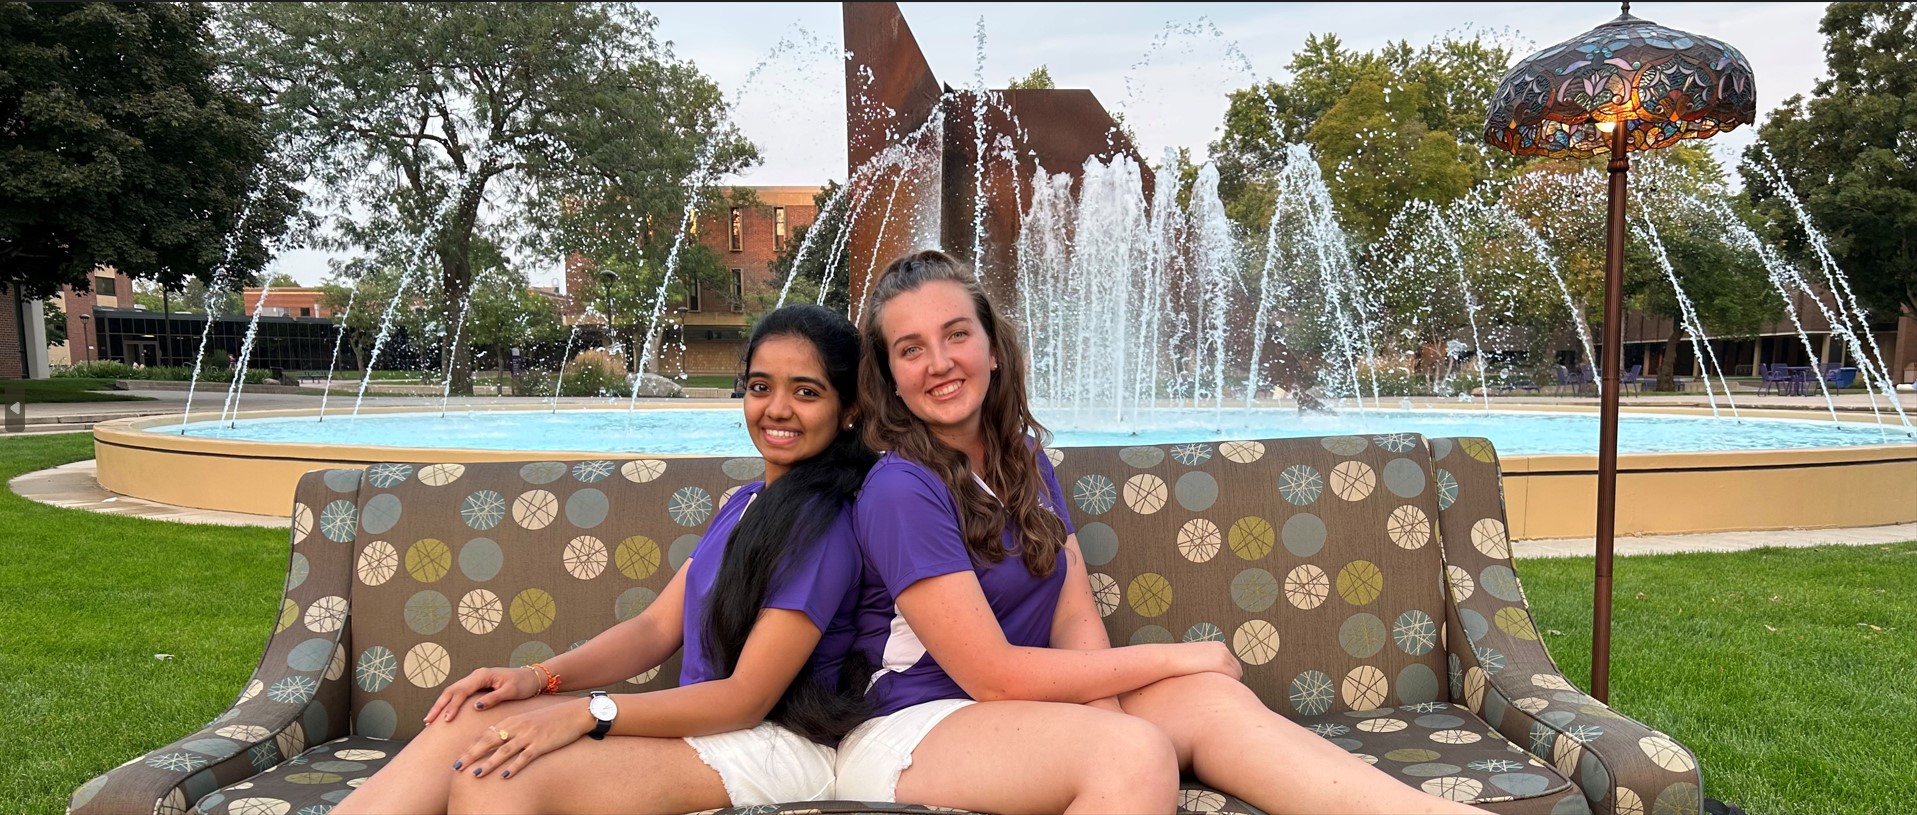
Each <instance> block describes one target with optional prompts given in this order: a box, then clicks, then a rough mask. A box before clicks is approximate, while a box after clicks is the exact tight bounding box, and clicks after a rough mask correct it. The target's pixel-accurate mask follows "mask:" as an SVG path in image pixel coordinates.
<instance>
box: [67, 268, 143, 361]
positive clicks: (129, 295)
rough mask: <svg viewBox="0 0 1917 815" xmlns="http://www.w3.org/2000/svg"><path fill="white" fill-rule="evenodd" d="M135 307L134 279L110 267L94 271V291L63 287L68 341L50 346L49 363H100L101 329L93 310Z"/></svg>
mask: <svg viewBox="0 0 1917 815" xmlns="http://www.w3.org/2000/svg"><path fill="white" fill-rule="evenodd" d="M133 307H134V305H133V278H130V277H127V276H126V275H124V274H121V273H120V272H119V271H118V270H116V269H114V268H112V267H110V266H103V267H101V268H98V269H95V270H93V289H92V290H91V291H84V292H83V291H79V290H77V289H75V288H73V287H72V286H63V287H61V289H60V309H61V310H62V311H65V312H66V315H67V320H66V322H67V341H66V343H65V344H63V345H50V346H47V360H48V361H49V362H51V363H52V364H54V365H72V364H74V363H76V362H92V361H96V360H99V359H100V358H101V357H100V339H99V337H100V326H99V321H98V320H96V319H94V313H93V310H94V309H96V308H123V309H130V308H133ZM109 358H111V357H109Z"/></svg>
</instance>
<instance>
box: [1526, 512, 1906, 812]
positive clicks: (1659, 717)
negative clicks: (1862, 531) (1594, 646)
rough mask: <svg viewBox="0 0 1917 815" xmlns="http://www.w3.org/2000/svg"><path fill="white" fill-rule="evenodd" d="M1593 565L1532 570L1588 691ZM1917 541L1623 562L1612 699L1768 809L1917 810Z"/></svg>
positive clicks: (1720, 788)
mask: <svg viewBox="0 0 1917 815" xmlns="http://www.w3.org/2000/svg"><path fill="white" fill-rule="evenodd" d="M1591 565H1592V564H1591V560H1590V559H1589V558H1575V559H1565V560H1526V561H1524V562H1523V563H1521V564H1519V573H1520V575H1521V576H1522V577H1523V579H1524V587H1525V593H1526V595H1527V597H1528V598H1529V599H1530V601H1531V604H1532V610H1533V612H1534V613H1535V614H1536V616H1537V623H1538V628H1539V629H1541V630H1542V631H1543V632H1544V638H1545V642H1546V643H1548V644H1549V646H1550V649H1551V655H1552V656H1553V657H1555V658H1556V659H1557V660H1558V665H1559V667H1560V668H1562V669H1563V670H1564V674H1565V676H1567V677H1569V678H1570V680H1571V681H1572V682H1573V683H1576V684H1577V685H1579V686H1580V687H1586V688H1588V687H1589V685H1588V684H1587V682H1586V680H1587V679H1588V678H1589V677H1590V664H1591V637H1590V628H1591ZM1913 578H1917V543H1900V544H1894V545H1889V546H1861V547H1850V546H1831V547H1820V548H1815V549H1758V550H1753V551H1749V552H1739V553H1735V554H1685V555H1659V556H1653V557H1629V558H1619V559H1618V560H1617V561H1616V565H1615V568H1614V570H1613V579H1614V581H1615V583H1616V593H1615V594H1614V595H1613V596H1614V598H1615V600H1614V602H1615V608H1614V622H1613V625H1612V629H1611V630H1612V654H1611V704H1612V705H1613V706H1614V707H1616V708H1618V709H1619V710H1621V711H1623V712H1625V713H1627V714H1629V715H1630V716H1632V717H1633V718H1636V719H1639V720H1641V721H1644V722H1646V723H1648V724H1650V725H1651V726H1653V727H1656V728H1658V729H1660V730H1663V731H1664V732H1666V733H1669V734H1670V735H1671V736H1672V737H1674V738H1676V739H1677V740H1678V741H1681V742H1683V743H1684V744H1685V745H1686V746H1689V747H1690V748H1691V749H1693V750H1695V751H1696V752H1697V754H1698V759H1699V762H1700V763H1701V765H1702V766H1703V768H1704V789H1705V794H1706V795H1709V796H1711V797H1714V798H1718V799H1721V800H1725V801H1730V802H1732V803H1736V804H1739V805H1740V806H1743V807H1744V808H1745V809H1747V810H1749V811H1750V812H1751V813H1752V814H1753V815H1757V813H1887V812H1908V811H1910V810H1911V807H1912V806H1913V801H1917V771H1913V769H1912V763H1911V756H1913V755H1917V726H1912V725H1911V724H1910V723H1911V722H1913V721H1917V594H1913V593H1912V592H1911V590H1910V588H1909V587H1910V585H1911V583H1912V581H1913Z"/></svg>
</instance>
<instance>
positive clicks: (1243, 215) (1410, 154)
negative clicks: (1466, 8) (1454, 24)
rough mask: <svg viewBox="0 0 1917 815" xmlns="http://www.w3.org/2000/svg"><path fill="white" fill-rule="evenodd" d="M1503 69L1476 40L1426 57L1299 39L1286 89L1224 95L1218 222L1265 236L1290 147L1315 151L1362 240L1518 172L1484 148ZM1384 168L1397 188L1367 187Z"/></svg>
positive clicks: (1405, 49) (1398, 48) (1502, 60)
mask: <svg viewBox="0 0 1917 815" xmlns="http://www.w3.org/2000/svg"><path fill="white" fill-rule="evenodd" d="M1510 59H1511V52H1510V50H1509V49H1508V48H1505V47H1503V46H1501V45H1496V44H1493V43H1488V42H1486V41H1485V39H1484V38H1483V37H1482V36H1473V37H1471V38H1468V39H1466V38H1461V37H1446V38H1444V39H1442V40H1439V41H1437V42H1434V43H1432V44H1430V45H1426V46H1424V47H1422V48H1413V47H1412V46H1411V45H1410V44H1409V43H1408V42H1405V41H1398V42H1393V43H1389V44H1387V45H1386V46H1385V47H1384V48H1382V49H1380V50H1378V51H1369V52H1359V51H1353V50H1350V49H1347V48H1345V47H1344V44H1343V42H1342V41H1341V40H1340V39H1339V38H1338V37H1337V35H1334V34H1324V35H1318V34H1313V35H1309V36H1307V37H1306V38H1305V44H1304V46H1303V47H1302V48H1300V49H1299V51H1298V52H1297V53H1295V54H1293V55H1292V59H1291V62H1290V63H1288V64H1287V65H1286V68H1287V70H1288V71H1290V72H1291V74H1292V79H1291V81H1290V82H1269V83H1265V84H1263V85H1259V86H1254V87H1250V88H1244V89H1241V90H1238V91H1234V92H1232V93H1231V94H1230V96H1229V103H1228V105H1227V109H1226V112H1225V120H1224V124H1223V132H1222V134H1221V136H1220V137H1219V140H1218V141H1217V142H1214V143H1213V144H1212V145H1211V156H1212V159H1213V161H1215V162H1216V163H1217V165H1218V173H1219V194H1220V195H1221V196H1222V197H1223V198H1224V201H1225V210H1226V213H1227V214H1228V215H1230V216H1231V218H1232V220H1234V221H1236V222H1237V223H1238V224H1239V225H1240V226H1242V227H1244V228H1246V229H1247V230H1249V231H1253V232H1262V230H1263V229H1264V227H1265V224H1266V223H1267V222H1268V221H1269V220H1270V218H1271V215H1272V212H1271V207H1272V200H1273V198H1274V193H1275V190H1276V187H1275V186H1274V184H1273V182H1272V177H1273V176H1274V175H1276V173H1277V172H1278V171H1279V170H1280V169H1282V168H1283V167H1284V165H1285V162H1286V150H1287V145H1288V144H1289V143H1292V142H1304V143H1307V144H1310V145H1312V146H1313V147H1314V148H1317V152H1318V157H1319V161H1320V163H1321V164H1322V165H1323V167H1324V170H1325V175H1326V177H1327V179H1330V180H1336V181H1339V182H1341V183H1338V184H1335V185H1334V188H1333V190H1332V195H1333V201H1334V202H1335V203H1336V204H1337V206H1338V208H1339V211H1340V212H1341V213H1345V214H1346V215H1347V217H1350V218H1352V225H1353V226H1356V227H1357V228H1358V229H1359V231H1360V232H1361V234H1360V235H1358V236H1357V237H1359V238H1361V239H1366V240H1369V239H1373V238H1376V237H1377V236H1378V232H1377V230H1381V229H1382V228H1383V226H1384V225H1385V224H1387V223H1388V222H1389V219H1390V218H1391V216H1392V215H1393V214H1395V212H1396V210H1397V208H1398V207H1399V206H1402V205H1403V204H1404V202H1405V201H1406V200H1408V199H1409V198H1411V197H1416V196H1421V195H1428V196H1432V197H1431V198H1430V199H1429V200H1431V201H1432V203H1436V204H1439V205H1442V204H1445V203H1448V202H1449V201H1450V200H1453V199H1455V198H1456V197H1457V196H1458V195H1461V194H1462V193H1463V191H1464V190H1466V189H1469V188H1470V186H1471V185H1472V184H1474V183H1476V182H1478V181H1481V180H1483V179H1485V178H1488V177H1491V176H1492V175H1494V174H1496V173H1498V172H1501V171H1503V170H1504V169H1506V168H1508V167H1511V166H1515V165H1516V164H1517V163H1518V161H1517V160H1515V159H1514V158H1512V157H1509V156H1501V155H1494V154H1492V153H1491V152H1490V151H1487V150H1486V149H1484V148H1482V147H1481V146H1480V142H1481V139H1482V133H1481V131H1482V128H1483V126H1484V114H1485V111H1486V109H1487V106H1488V105H1489V102H1490V99H1491V95H1492V91H1493V90H1494V88H1495V86H1496V83H1497V80H1498V78H1499V77H1501V76H1502V75H1503V73H1504V70H1505V66H1506V65H1507V64H1508V63H1509V62H1510ZM1347 164H1351V165H1353V166H1356V167H1358V168H1360V169H1361V170H1362V174H1364V175H1368V176H1371V177H1372V178H1371V179H1357V178H1355V176H1356V175H1358V174H1360V173H1359V172H1353V173H1350V174H1349V175H1351V176H1354V177H1352V178H1347V179H1339V178H1338V176H1339V173H1338V170H1339V168H1340V167H1342V166H1345V165H1347ZM1380 170H1388V171H1390V173H1391V174H1392V175H1394V176H1395V177H1396V178H1395V183H1393V184H1389V185H1387V184H1383V183H1365V182H1366V181H1370V180H1375V179H1377V178H1378V177H1379V176H1380V175H1381V173H1380V172H1379V171H1380ZM1460 179H1463V183H1462V184H1460V183H1459V182H1460ZM1407 190H1415V191H1416V192H1414V193H1408V192H1407Z"/></svg>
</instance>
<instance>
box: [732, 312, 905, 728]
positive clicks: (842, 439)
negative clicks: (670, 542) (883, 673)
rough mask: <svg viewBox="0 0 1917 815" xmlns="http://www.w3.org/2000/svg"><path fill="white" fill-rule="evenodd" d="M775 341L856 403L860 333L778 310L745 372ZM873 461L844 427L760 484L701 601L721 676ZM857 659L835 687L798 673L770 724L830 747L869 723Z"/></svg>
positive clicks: (748, 354) (749, 349) (827, 317)
mask: <svg viewBox="0 0 1917 815" xmlns="http://www.w3.org/2000/svg"><path fill="white" fill-rule="evenodd" d="M773 337H797V338H799V339H803V340H805V341H806V342H809V343H811V344H812V348H813V350H815V351H816V352H817V353H818V355H819V364H820V367H823V368H824V369H825V376H826V382H827V383H828V384H830V385H831V386H832V390H833V392H834V393H833V395H834V396H837V397H838V398H839V403H840V404H841V405H843V406H851V405H852V404H853V403H854V402H855V401H856V400H857V399H858V393H859V388H858V384H859V333H858V330H857V329H855V328H853V327H852V323H851V322H849V321H847V320H846V319H845V318H844V317H842V316H840V315H839V314H838V313H836V312H834V311H832V310H831V309H828V308H825V307H823V306H815V305H809V304H808V305H791V306H785V307H783V308H780V309H777V310H775V311H773V312H772V313H770V314H767V315H765V317H763V318H761V319H760V320H759V324H758V326H757V327H755V328H753V330H752V338H751V339H750V340H748V341H747V342H746V349H745V354H744V355H743V356H742V358H741V359H740V363H741V365H742V370H743V371H750V370H751V369H752V354H753V352H755V351H757V350H758V348H759V345H760V343H763V342H765V341H766V340H767V339H771V338H773ZM877 460H878V457H877V455H876V454H874V453H873V452H872V451H871V450H870V449H869V448H867V447H866V446H865V444H864V442H863V441H861V440H860V437H859V432H858V431H857V430H856V429H853V430H842V431H841V432H840V433H839V434H838V436H836V437H835V438H833V440H832V443H831V444H829V445H827V446H826V448H825V450H823V451H821V452H820V453H819V454H818V455H816V456H813V457H811V458H808V459H805V460H804V461H800V462H798V463H796V464H794V465H792V467H791V468H790V469H789V470H787V471H786V473H785V474H784V475H782V476H780V477H779V478H778V479H776V480H774V481H773V482H772V483H771V484H768V485H766V487H765V489H764V490H762V491H760V493H759V496H758V497H757V498H756V499H753V502H752V504H751V505H750V506H749V507H747V508H746V512H745V515H744V516H742V517H741V518H740V519H739V523H738V525H737V526H735V527H733V529H732V537H731V538H730V539H729V540H727V541H726V548H725V555H724V556H723V557H722V558H721V559H720V561H719V574H718V577H717V578H716V579H715V580H714V582H713V591H712V593H711V594H710V595H709V596H707V598H706V614H705V638H704V639H705V652H706V653H705V656H706V659H707V660H708V661H709V662H711V663H712V664H713V665H714V666H715V667H716V668H717V669H718V672H719V674H720V675H721V676H730V675H731V674H732V671H733V670H734V669H735V668H737V667H738V664H739V653H740V652H741V651H743V650H744V649H745V641H746V637H747V635H749V634H751V633H752V626H753V625H754V624H755V623H757V622H758V620H759V612H760V611H761V610H762V609H763V608H764V607H765V599H766V592H767V590H768V589H769V588H770V586H771V585H772V581H773V579H774V578H775V577H778V576H780V575H782V574H784V573H785V571H786V570H787V569H788V568H789V567H790V565H791V564H793V563H799V562H803V561H804V560H805V559H806V558H808V557H810V556H811V554H812V551H813V549H814V548H816V547H817V546H818V542H819V539H820V538H821V537H823V536H824V535H825V533H826V532H827V531H829V530H830V529H831V527H832V525H833V524H834V523H836V522H838V520H839V517H840V516H841V515H843V514H844V513H845V512H846V510H847V508H848V507H850V506H851V505H852V500H853V498H854V497H856V496H857V495H858V491H859V487H860V485H861V484H863V483H864V482H865V475H866V471H868V470H870V469H872V465H873V463H875V462H876V461H877ZM855 662H861V660H856V659H847V660H846V662H845V663H844V664H843V665H841V666H840V674H839V677H838V680H837V681H835V682H830V683H828V682H827V681H826V678H825V677H820V676H816V675H813V672H812V671H810V670H809V669H808V670H804V671H801V672H800V673H799V675H798V677H797V678H795V679H793V680H792V684H791V685H789V686H787V687H786V690H785V693H784V694H782V695H781V696H780V697H779V701H778V702H777V703H776V704H774V705H773V707H772V711H771V712H770V713H768V714H767V715H766V718H767V719H768V720H770V721H774V722H778V723H779V724H781V725H784V726H785V727H786V728H787V729H789V730H791V731H792V732H794V733H798V734H799V735H801V736H805V737H806V738H809V739H811V740H813V741H816V742H820V743H822V744H833V743H836V742H837V741H838V740H839V739H840V738H842V737H844V735H845V734H846V732H848V731H850V730H851V729H852V727H853V726H855V725H857V724H858V723H859V722H860V721H863V720H864V719H865V718H867V716H866V712H865V711H866V706H865V704H864V699H865V693H864V690H865V689H864V685H863V682H862V680H863V679H864V675H865V674H867V673H869V672H870V671H869V670H866V669H865V668H866V667H867V666H864V665H862V664H854V663H855Z"/></svg>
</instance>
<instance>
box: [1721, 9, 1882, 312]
mask: <svg viewBox="0 0 1917 815" xmlns="http://www.w3.org/2000/svg"><path fill="white" fill-rule="evenodd" d="M1818 30H1819V31H1820V32H1822V33H1823V34H1824V36H1825V43H1824V54H1825V62H1826V63H1827V66H1828V69H1829V71H1830V76H1829V77H1827V78H1825V79H1821V80H1819V81H1818V82H1817V84H1816V86H1815V87H1814V88H1813V89H1812V92H1811V97H1810V98H1809V99H1805V98H1803V97H1802V96H1793V97H1791V98H1789V99H1786V100H1784V104H1783V105H1782V106H1781V107H1779V108H1777V109H1776V110H1774V111H1772V112H1771V114H1770V116H1769V117H1768V118H1767V119H1766V121H1765V122H1764V125H1763V126H1762V127H1760V128H1758V131H1757V133H1758V137H1757V142H1756V143H1755V144H1753V145H1751V146H1750V147H1749V148H1746V150H1745V151H1744V160H1743V162H1742V163H1741V164H1740V165H1739V168H1738V169H1739V172H1740V173H1741V174H1742V176H1743V178H1744V186H1745V189H1746V190H1747V192H1748V194H1749V197H1750V201H1751V204H1752V207H1753V209H1754V210H1755V212H1756V214H1757V215H1758V217H1759V218H1760V219H1761V220H1762V221H1763V223H1764V224H1765V231H1766V233H1767V235H1768V237H1770V238H1771V239H1772V240H1774V241H1777V242H1779V243H1780V244H1782V247H1783V249H1784V251H1785V252H1786V254H1787V255H1789V256H1791V257H1794V258H1797V259H1800V260H1801V261H1803V262H1804V265H1806V266H1809V267H1811V268H1821V267H1822V266H1823V264H1822V263H1821V262H1820V260H1819V258H1818V257H1817V247H1816V244H1815V243H1814V242H1813V240H1812V237H1811V235H1810V233H1808V232H1807V231H1806V230H1805V229H1804V224H1803V223H1802V221H1801V220H1800V219H1799V218H1798V216H1797V215H1796V214H1795V213H1794V212H1793V209H1792V207H1791V205H1790V201H1789V199H1788V198H1786V197H1785V191H1784V190H1782V189H1780V188H1779V187H1778V186H1777V181H1776V179H1775V178H1774V177H1773V176H1772V175H1771V173H1770V170H1769V168H1770V167H1772V162H1771V161H1769V160H1767V159H1766V157H1765V153H1766V152H1767V151H1768V152H1769V153H1770V154H1771V155H1773V156H1775V158H1776V162H1775V166H1776V167H1777V168H1778V171H1779V172H1781V175H1782V178H1783V181H1784V182H1785V183H1787V184H1789V185H1790V188H1791V189H1792V190H1794V191H1795V192H1796V195H1797V196H1798V197H1799V198H1801V202H1802V206H1803V209H1804V211H1805V212H1806V213H1807V214H1808V215H1809V216H1810V220H1811V221H1812V222H1813V223H1814V224H1815V226H1816V229H1817V230H1818V231H1819V232H1820V233H1821V234H1822V235H1823V236H1824V238H1826V239H1827V241H1828V243H1827V246H1828V249H1829V252H1830V255H1831V257H1832V258H1833V259H1834V260H1835V261H1836V263H1837V266H1838V267H1839V268H1841V269H1843V270H1845V271H1846V272H1848V273H1849V275H1850V281H1851V285H1852V286H1853V287H1854V288H1855V291H1856V293H1857V295H1858V297H1859V298H1861V299H1862V300H1863V304H1864V305H1865V306H1866V307H1867V308H1869V309H1871V310H1873V311H1876V312H1878V313H1880V314H1882V313H1890V314H1896V313H1897V312H1898V311H1899V310H1901V309H1911V310H1917V135H1913V134H1917V103H1914V102H1913V100H1917V4H1912V3H1832V4H1830V5H1829V7H1827V8H1826V9H1825V12H1824V19H1823V22H1822V24H1821V25H1819V27H1818ZM1826 271H1829V270H1826Z"/></svg>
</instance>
